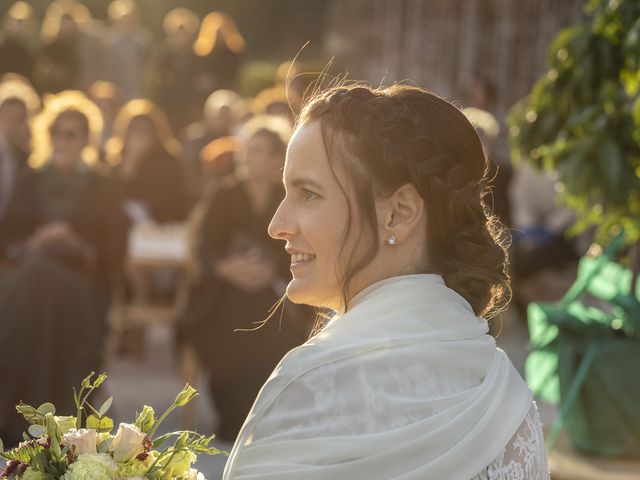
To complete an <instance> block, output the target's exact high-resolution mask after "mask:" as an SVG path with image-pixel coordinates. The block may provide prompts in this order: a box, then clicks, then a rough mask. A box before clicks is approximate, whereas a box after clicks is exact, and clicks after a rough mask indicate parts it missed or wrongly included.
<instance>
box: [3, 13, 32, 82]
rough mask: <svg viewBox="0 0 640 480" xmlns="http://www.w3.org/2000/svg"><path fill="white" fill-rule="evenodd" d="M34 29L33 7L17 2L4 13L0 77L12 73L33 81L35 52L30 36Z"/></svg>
mask: <svg viewBox="0 0 640 480" xmlns="http://www.w3.org/2000/svg"><path fill="white" fill-rule="evenodd" d="M34 29H35V20H34V14H33V7H31V5H29V4H28V3H27V2H23V1H19V2H16V3H14V4H13V6H12V7H11V8H10V9H9V11H8V12H7V13H6V15H5V18H4V22H3V25H2V35H1V36H0V75H2V74H5V73H8V72H13V73H17V74H18V75H22V76H23V77H25V78H27V79H29V80H30V81H32V80H33V76H32V75H33V64H34V61H35V52H34V49H33V45H31V34H32V31H33V30H34Z"/></svg>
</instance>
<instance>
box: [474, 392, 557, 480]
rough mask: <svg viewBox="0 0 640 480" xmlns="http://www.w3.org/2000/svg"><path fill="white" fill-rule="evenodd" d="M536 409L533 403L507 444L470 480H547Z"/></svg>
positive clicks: (544, 455)
mask: <svg viewBox="0 0 640 480" xmlns="http://www.w3.org/2000/svg"><path fill="white" fill-rule="evenodd" d="M549 478H550V476H549V468H548V464H547V455H546V452H545V449H544V436H543V433H542V423H541V422H540V416H539V414H538V408H537V407H536V404H535V403H534V404H533V405H532V406H531V409H530V410H529V413H528V414H527V416H526V417H525V419H524V421H523V422H522V425H520V428H519V429H518V431H517V432H516V434H515V435H514V436H513V438H512V439H511V441H510V442H509V444H508V445H507V446H506V447H505V449H504V450H503V451H502V453H501V454H500V456H498V458H496V459H495V461H494V462H492V463H491V465H489V466H488V467H487V468H485V469H484V470H483V471H482V472H480V473H479V474H478V475H476V476H475V477H473V479H472V480H549Z"/></svg>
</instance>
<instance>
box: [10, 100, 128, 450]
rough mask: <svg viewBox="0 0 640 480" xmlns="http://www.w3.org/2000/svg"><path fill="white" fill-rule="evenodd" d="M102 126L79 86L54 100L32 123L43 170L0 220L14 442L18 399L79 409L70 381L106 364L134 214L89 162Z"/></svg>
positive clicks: (36, 159)
mask: <svg viewBox="0 0 640 480" xmlns="http://www.w3.org/2000/svg"><path fill="white" fill-rule="evenodd" d="M100 126H101V118H100V112H99V111H98V109H97V107H96V106H95V105H93V104H92V103H91V102H90V101H89V100H88V99H87V98H86V97H85V96H84V95H83V94H82V93H80V92H73V91H67V92H62V93H60V94H58V95H56V96H54V97H53V98H52V99H50V100H49V101H48V102H47V103H46V105H45V108H44V110H43V112H42V113H41V114H40V115H39V116H38V117H37V118H36V120H35V123H34V152H33V154H32V161H33V163H34V164H35V165H40V168H39V170H37V171H35V172H32V173H31V174H29V175H27V176H25V177H23V179H22V181H21V182H20V183H19V184H18V185H17V186H16V190H15V193H14V196H13V199H12V202H11V204H10V206H9V208H8V210H7V214H6V216H5V218H4V219H3V221H2V224H1V225H0V252H2V255H4V256H5V258H7V259H8V260H9V261H10V262H11V267H10V269H9V271H8V273H6V274H5V275H4V276H3V277H2V279H1V280H0V322H1V323H2V328H1V329H0V342H2V345H3V355H4V356H5V358H11V359H19V363H20V368H19V369H6V370H5V372H4V374H3V379H2V388H1V389H0V409H1V410H0V421H1V422H2V425H0V429H2V430H3V439H4V438H9V439H10V441H11V440H13V441H14V442H15V441H16V440H18V439H20V438H19V437H17V435H15V434H16V432H17V431H20V430H23V425H22V424H21V422H19V421H18V420H19V419H18V417H17V416H16V415H15V409H14V407H13V405H15V404H16V403H17V402H19V401H20V400H24V401H25V402H27V403H30V404H32V405H38V404H39V403H41V402H44V401H50V402H53V403H54V404H55V405H56V407H58V408H59V409H60V411H72V410H73V408H74V405H73V400H72V399H71V398H70V397H69V392H70V391H71V388H72V387H73V386H76V385H78V383H79V382H80V380H81V379H82V378H83V377H84V376H86V374H87V372H88V371H91V370H97V369H99V368H100V365H101V360H102V352H103V343H104V336H105V332H106V329H105V327H106V322H105V317H106V312H107V307H108V305H109V293H110V287H111V286H112V284H113V281H114V279H115V278H117V276H118V272H119V271H120V268H121V264H122V261H123V258H124V255H125V248H126V229H127V222H126V218H125V217H124V214H123V212H122V208H121V203H120V200H119V197H118V194H117V191H116V189H115V188H114V185H113V183H112V182H110V181H109V180H108V179H106V178H104V177H101V176H100V175H98V174H97V173H95V172H94V171H93V170H92V168H91V167H90V166H89V165H88V162H89V160H88V159H89V158H95V155H89V154H90V153H91V150H92V148H93V147H94V145H95V143H94V142H95V140H96V139H97V137H98V136H99V133H100ZM25 352H28V354H25ZM25 372H28V375H25ZM14 422H17V423H14Z"/></svg>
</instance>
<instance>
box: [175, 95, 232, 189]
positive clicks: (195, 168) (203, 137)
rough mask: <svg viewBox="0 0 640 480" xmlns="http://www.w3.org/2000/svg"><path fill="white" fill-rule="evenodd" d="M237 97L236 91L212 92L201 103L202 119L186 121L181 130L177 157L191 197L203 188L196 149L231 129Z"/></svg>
mask: <svg viewBox="0 0 640 480" xmlns="http://www.w3.org/2000/svg"><path fill="white" fill-rule="evenodd" d="M240 100H241V97H240V95H238V94H237V93H236V92H233V91H231V90H217V91H215V92H213V93H212V94H211V95H209V97H208V98H207V101H206V102H205V104H204V108H203V112H202V120H201V121H200V122H197V123H193V124H191V125H189V127H188V128H187V129H186V131H185V134H184V138H183V141H182V144H183V148H182V151H181V153H180V159H181V161H182V163H183V165H184V169H185V171H186V172H187V182H188V186H189V192H190V195H191V198H192V199H194V200H197V199H199V198H200V196H201V194H202V188H203V185H202V170H201V164H200V157H199V155H200V150H202V148H203V147H204V146H205V145H207V144H208V143H210V142H212V141H213V140H215V139H216V138H220V137H226V136H228V135H231V134H233V133H235V128H236V126H237V123H238V121H237V117H236V114H237V113H238V112H237V110H234V105H235V104H236V103H237V102H238V101H240Z"/></svg>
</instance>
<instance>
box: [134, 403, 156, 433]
mask: <svg viewBox="0 0 640 480" xmlns="http://www.w3.org/2000/svg"><path fill="white" fill-rule="evenodd" d="M155 422H156V413H155V412H154V411H153V408H151V407H150V406H149V405H145V406H144V407H143V408H142V412H140V413H139V414H138V417H137V418H136V422H135V425H136V427H138V428H139V429H140V431H141V432H144V433H148V432H149V430H151V428H152V427H153V424H154V423H155Z"/></svg>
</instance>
